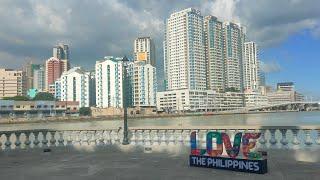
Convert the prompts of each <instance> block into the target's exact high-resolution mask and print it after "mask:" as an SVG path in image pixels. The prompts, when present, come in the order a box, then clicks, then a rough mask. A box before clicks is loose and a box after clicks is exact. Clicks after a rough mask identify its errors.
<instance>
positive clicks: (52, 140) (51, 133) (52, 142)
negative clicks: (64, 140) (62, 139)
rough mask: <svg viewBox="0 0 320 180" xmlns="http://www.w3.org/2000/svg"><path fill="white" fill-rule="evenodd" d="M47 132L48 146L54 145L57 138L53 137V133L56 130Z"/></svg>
mask: <svg viewBox="0 0 320 180" xmlns="http://www.w3.org/2000/svg"><path fill="white" fill-rule="evenodd" d="M49 133H50V136H51V137H50V146H55V145H56V142H57V140H56V138H55V134H56V132H55V131H49Z"/></svg>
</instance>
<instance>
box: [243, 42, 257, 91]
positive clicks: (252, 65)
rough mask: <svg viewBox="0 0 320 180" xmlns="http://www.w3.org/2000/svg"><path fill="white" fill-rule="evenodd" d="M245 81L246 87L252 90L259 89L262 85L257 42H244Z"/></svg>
mask: <svg viewBox="0 0 320 180" xmlns="http://www.w3.org/2000/svg"><path fill="white" fill-rule="evenodd" d="M243 83H244V89H251V90H256V89H258V87H259V85H260V83H259V61H258V52H257V45H256V43H255V42H246V43H244V60H243Z"/></svg>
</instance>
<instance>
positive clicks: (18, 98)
mask: <svg viewBox="0 0 320 180" xmlns="http://www.w3.org/2000/svg"><path fill="white" fill-rule="evenodd" d="M3 100H14V101H30V99H29V98H28V97H26V96H13V97H4V98H3Z"/></svg>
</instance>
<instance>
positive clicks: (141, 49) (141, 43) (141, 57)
mask: <svg viewBox="0 0 320 180" xmlns="http://www.w3.org/2000/svg"><path fill="white" fill-rule="evenodd" d="M133 57H134V61H145V62H146V64H151V65H152V66H156V53H155V46H154V42H153V40H152V39H151V38H150V37H139V38H137V39H135V40H134V49H133Z"/></svg>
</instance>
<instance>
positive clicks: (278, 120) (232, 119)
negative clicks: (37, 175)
mask: <svg viewBox="0 0 320 180" xmlns="http://www.w3.org/2000/svg"><path fill="white" fill-rule="evenodd" d="M128 122H129V127H143V126H182V127H190V126H191V127H195V128H196V126H219V125H228V126H232V125H234V126H238V125H254V126H301V125H315V126H320V112H319V111H314V112H281V113H259V114H232V115H212V116H188V117H174V118H169V117H165V118H145V119H129V120H128ZM122 124H123V122H122V121H121V120H105V121H101V120H100V121H90V120H88V121H81V122H74V121H73V122H43V123H24V124H2V125H0V130H1V131H6V130H27V129H57V130H59V129H60V130H68V129H70V130H76V129H88V130H89V129H92V130H94V129H108V128H114V129H117V128H119V127H120V126H122Z"/></svg>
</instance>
